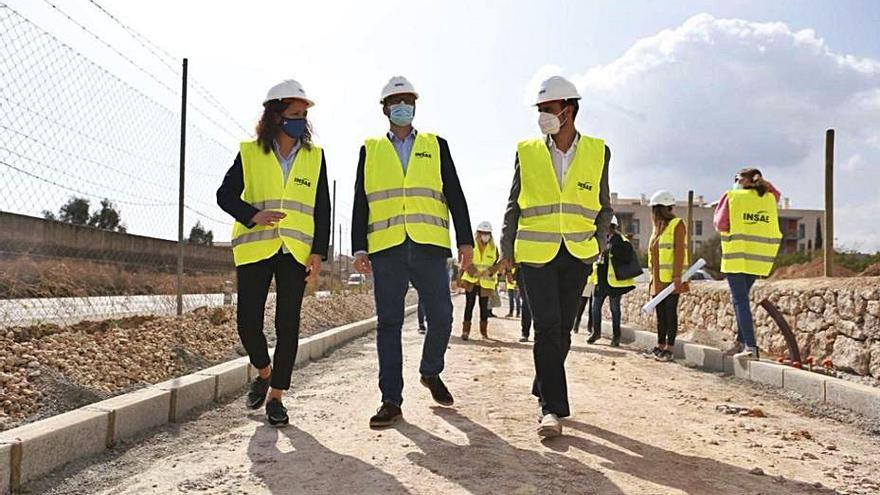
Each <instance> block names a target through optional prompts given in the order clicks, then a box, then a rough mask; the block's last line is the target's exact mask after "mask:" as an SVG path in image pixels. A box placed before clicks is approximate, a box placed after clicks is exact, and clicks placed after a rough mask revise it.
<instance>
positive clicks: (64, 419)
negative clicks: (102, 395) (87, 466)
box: [0, 409, 110, 490]
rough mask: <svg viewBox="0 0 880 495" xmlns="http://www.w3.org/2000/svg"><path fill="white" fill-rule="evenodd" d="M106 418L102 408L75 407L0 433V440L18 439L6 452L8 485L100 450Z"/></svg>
mask: <svg viewBox="0 0 880 495" xmlns="http://www.w3.org/2000/svg"><path fill="white" fill-rule="evenodd" d="M109 417H110V414H109V413H107V412H104V411H90V410H85V409H77V410H75V411H70V412H66V413H64V414H59V415H58V416H53V417H51V418H47V419H44V420H42V421H37V422H35V423H30V424H27V425H23V426H20V427H18V428H13V429H12V430H7V431H5V432H3V433H2V434H0V443H3V444H9V443H15V442H19V444H18V446H15V445H13V446H12V450H11V451H10V452H11V455H12V457H11V465H10V468H11V469H10V472H11V475H10V481H11V483H10V485H11V486H10V488H11V489H12V490H18V489H19V488H20V487H21V486H22V485H24V484H26V483H28V482H30V481H32V480H35V479H37V478H39V477H41V476H44V475H46V474H48V473H49V472H51V471H52V470H54V469H56V468H59V467H61V466H63V465H64V464H66V463H68V462H70V461H72V460H74V459H77V458H80V457H86V456H90V455H94V454H98V453H100V452H103V451H104V449H106V448H107V431H108V421H109ZM16 450H18V451H19V453H20V455H17V454H16Z"/></svg>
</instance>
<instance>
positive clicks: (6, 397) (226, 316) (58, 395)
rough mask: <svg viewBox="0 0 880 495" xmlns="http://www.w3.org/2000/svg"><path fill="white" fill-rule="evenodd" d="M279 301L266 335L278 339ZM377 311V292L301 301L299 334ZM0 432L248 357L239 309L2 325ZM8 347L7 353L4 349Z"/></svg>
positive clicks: (271, 306)
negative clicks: (238, 323)
mask: <svg viewBox="0 0 880 495" xmlns="http://www.w3.org/2000/svg"><path fill="white" fill-rule="evenodd" d="M274 313H275V308H274V303H270V304H269V305H268V307H267V311H266V329H267V331H266V333H267V336H268V340H269V341H270V342H272V341H274V331H273V330H272V329H273V328H274V325H273V323H272V322H273V319H274ZM374 314H375V307H374V302H373V296H372V295H369V294H351V295H346V296H332V297H327V298H320V299H316V298H314V297H307V298H305V299H304V301H303V310H302V316H301V318H302V324H301V336H303V337H306V336H309V335H312V334H314V333H317V332H320V331H323V330H327V329H329V328H333V327H336V326H339V325H344V324H347V323H351V322H353V321H358V320H362V319H365V318H369V317H371V316H373V315H374ZM0 349H4V353H3V354H2V356H0V430H5V429H8V428H12V427H14V426H17V425H20V424H23V423H27V422H30V421H35V420H38V419H42V418H45V417H49V416H52V415H55V414H59V413H62V412H65V411H68V410H71V409H75V408H77V407H81V406H83V405H86V404H90V403H92V402H95V401H98V400H102V399H105V398H108V397H112V396H114V395H117V394H120V393H124V392H127V391H131V390H134V389H137V388H140V387H144V386H146V385H148V384H152V383H158V382H160V381H163V380H167V379H170V378H173V377H176V376H180V375H183V374H187V373H191V372H193V371H196V370H199V369H203V368H206V367H208V366H212V365H214V364H217V363H219V362H223V361H225V360H228V359H232V358H235V357H238V356H239V355H243V354H244V351H243V349H241V345H240V344H239V339H238V333H237V332H236V329H235V308H234V307H233V306H229V307H224V308H213V309H209V308H200V309H197V310H195V311H193V312H191V313H187V314H185V315H184V316H183V317H182V318H180V319H177V318H175V317H156V316H138V317H131V318H124V319H119V320H105V321H97V322H82V323H79V324H76V325H71V326H67V327H59V326H55V325H43V326H39V327H26V328H11V329H4V330H0ZM5 350H9V352H5Z"/></svg>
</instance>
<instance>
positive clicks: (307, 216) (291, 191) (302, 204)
mask: <svg viewBox="0 0 880 495" xmlns="http://www.w3.org/2000/svg"><path fill="white" fill-rule="evenodd" d="M240 151H241V166H242V172H243V175H244V191H243V192H242V193H241V199H242V200H244V201H245V202H246V203H250V204H251V205H252V206H254V207H255V208H257V209H260V210H274V211H281V212H284V213H286V214H287V216H286V217H284V218H283V219H282V220H281V221H280V222H278V223H276V224H275V226H274V227H269V226H264V225H255V226H254V228H252V229H249V228H247V227H246V226H245V225H244V224H242V223H240V222H235V223H234V224H233V226H232V255H233V258H234V259H235V266H241V265H246V264H248V263H256V262H257V261H260V260H264V259H266V258H270V257H272V256H273V255H275V253H277V252H278V250H279V249H281V245H282V244H283V245H284V246H286V247H287V250H288V251H290V253H291V254H292V255H293V257H294V258H295V259H296V261H298V262H299V263H301V264H303V265H305V264H306V263H308V259H309V255H310V254H311V253H312V239H313V237H314V235H315V218H314V215H315V197H316V191H317V189H318V178H319V177H320V174H321V162H322V160H323V156H324V154H323V151H322V150H321V148H320V147H318V146H315V145H311V146H309V147H306V146H303V147H302V148H300V150H299V151H298V152H297V154H296V159H295V160H294V161H293V166H292V168H291V170H290V174H289V175H288V180H287V183H285V182H284V173H283V172H282V170H281V165H280V164H279V163H278V159H277V158H276V157H275V153H273V152H271V151H270V152H268V153H265V152H264V151H263V149H262V148H261V147H260V145H259V143H257V141H255V140H254V141H245V142H242V143H241V146H240Z"/></svg>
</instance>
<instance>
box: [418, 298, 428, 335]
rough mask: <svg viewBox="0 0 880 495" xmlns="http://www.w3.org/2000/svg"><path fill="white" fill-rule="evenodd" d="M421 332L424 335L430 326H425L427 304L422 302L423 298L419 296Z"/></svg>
mask: <svg viewBox="0 0 880 495" xmlns="http://www.w3.org/2000/svg"><path fill="white" fill-rule="evenodd" d="M417 312H418V316H419V333H420V334H422V335H424V334H425V333H426V332H427V331H428V327H426V326H425V305H424V304H422V300H421V298H419V309H418V311H417Z"/></svg>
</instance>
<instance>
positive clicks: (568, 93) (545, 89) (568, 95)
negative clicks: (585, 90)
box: [535, 76, 581, 105]
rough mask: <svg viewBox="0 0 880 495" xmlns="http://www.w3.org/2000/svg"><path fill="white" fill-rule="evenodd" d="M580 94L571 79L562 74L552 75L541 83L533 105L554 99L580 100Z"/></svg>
mask: <svg viewBox="0 0 880 495" xmlns="http://www.w3.org/2000/svg"><path fill="white" fill-rule="evenodd" d="M580 99H581V95H580V94H579V93H578V90H577V88H576V87H575V86H574V84H572V82H571V81H569V80H568V79H566V78H564V77H562V76H553V77H551V78H550V79H547V80H546V81H544V82H542V83H541V89H539V90H538V98H537V101H535V105H540V104H541V103H544V102H547V101H556V100H580Z"/></svg>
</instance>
